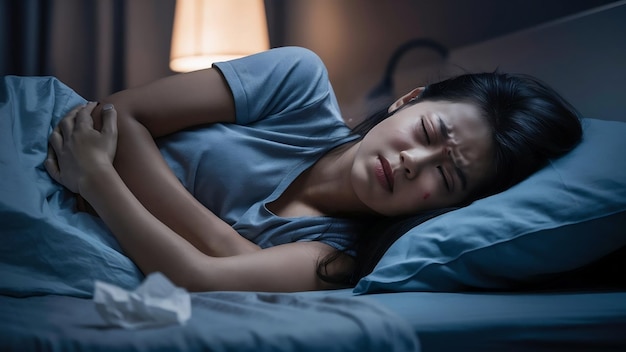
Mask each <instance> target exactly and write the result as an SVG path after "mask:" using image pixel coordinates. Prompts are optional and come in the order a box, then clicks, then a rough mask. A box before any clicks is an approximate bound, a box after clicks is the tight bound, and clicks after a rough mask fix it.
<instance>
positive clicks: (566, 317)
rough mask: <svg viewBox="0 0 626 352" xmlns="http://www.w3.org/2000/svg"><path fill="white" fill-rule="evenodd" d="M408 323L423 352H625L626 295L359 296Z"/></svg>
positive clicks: (576, 292)
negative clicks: (416, 336)
mask: <svg viewBox="0 0 626 352" xmlns="http://www.w3.org/2000/svg"><path fill="white" fill-rule="evenodd" d="M359 298H360V299H363V300H371V301H373V302H376V303H378V304H380V305H382V306H384V307H385V308H387V309H389V310H391V311H392V312H394V313H395V314H397V315H398V316H400V317H402V318H404V319H406V320H407V321H409V323H410V324H411V326H412V327H413V330H414V332H415V334H416V335H418V336H419V339H420V343H421V348H422V351H425V352H428V351H433V352H435V351H437V352H438V351H533V352H537V351H626V291H587V292H585V291H560V292H516V293H441V292H405V293H386V294H373V295H364V296H359Z"/></svg>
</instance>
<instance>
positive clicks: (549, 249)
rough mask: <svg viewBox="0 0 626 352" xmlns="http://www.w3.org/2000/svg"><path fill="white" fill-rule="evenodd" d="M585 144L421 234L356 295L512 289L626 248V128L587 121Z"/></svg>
mask: <svg viewBox="0 0 626 352" xmlns="http://www.w3.org/2000/svg"><path fill="white" fill-rule="evenodd" d="M583 129H584V135H583V141H582V142H581V143H580V144H579V145H578V146H577V147H576V148H575V149H574V150H573V151H571V152H570V153H568V154H567V155H565V156H563V157H561V158H559V159H557V160H555V161H553V162H551V163H550V164H549V165H547V166H546V167H545V168H543V169H542V170H540V171H538V172H537V173H535V174H533V175H532V176H531V177H529V178H528V179H526V180H525V181H523V182H521V183H520V184H518V185H516V186H514V187H512V188H511V189H509V190H507V191H505V192H503V193H500V194H496V195H493V196H491V197H488V198H484V199H481V200H478V201H476V202H474V203H472V204H471V205H469V206H467V207H465V208H461V209H458V210H455V211H453V212H450V213H447V214H444V215H441V216H439V217H436V218H434V219H431V220H429V221H427V222H425V223H423V224H421V225H419V226H416V227H414V228H413V229H411V230H409V231H408V232H407V233H406V234H404V235H403V236H402V237H401V238H400V239H398V240H397V241H396V242H395V243H394V244H393V245H392V246H391V247H390V248H389V250H388V251H387V252H386V253H385V255H384V256H383V257H382V259H381V260H380V262H379V263H378V265H377V266H376V267H375V268H374V270H373V272H372V273H371V274H370V275H368V276H366V277H364V278H363V279H361V281H360V282H359V283H358V284H357V286H356V287H355V290H354V291H355V293H361V294H362V293H372V292H386V291H459V290H468V289H498V290H507V289H514V288H516V287H520V286H522V285H525V284H531V283H538V282H546V281H548V280H549V279H551V278H554V277H555V275H557V274H559V273H564V272H567V271H571V270H575V269H578V268H581V267H583V266H585V265H587V264H590V263H592V262H594V261H596V260H598V259H600V258H602V257H604V256H606V255H607V254H609V253H611V252H613V251H615V250H617V249H619V248H621V247H623V246H625V245H626V162H625V160H624V153H625V151H626V123H624V122H615V121H602V120H593V119H583Z"/></svg>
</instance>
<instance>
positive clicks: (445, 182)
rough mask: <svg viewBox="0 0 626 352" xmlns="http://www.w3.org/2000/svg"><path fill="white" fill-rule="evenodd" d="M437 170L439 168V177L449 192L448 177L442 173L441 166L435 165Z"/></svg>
mask: <svg viewBox="0 0 626 352" xmlns="http://www.w3.org/2000/svg"><path fill="white" fill-rule="evenodd" d="M437 170H439V174H440V175H441V178H442V179H443V183H444V184H445V186H446V190H448V192H450V183H448V179H447V178H446V175H445V174H444V173H443V168H442V167H441V166H437Z"/></svg>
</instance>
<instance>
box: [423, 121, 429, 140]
mask: <svg viewBox="0 0 626 352" xmlns="http://www.w3.org/2000/svg"><path fill="white" fill-rule="evenodd" d="M422 129H423V130H424V136H426V143H427V144H428V145H430V136H429V135H428V131H426V125H424V118H422Z"/></svg>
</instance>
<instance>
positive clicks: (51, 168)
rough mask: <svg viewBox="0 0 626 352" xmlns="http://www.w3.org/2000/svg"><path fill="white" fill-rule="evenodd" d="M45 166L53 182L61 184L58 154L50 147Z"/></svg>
mask: <svg viewBox="0 0 626 352" xmlns="http://www.w3.org/2000/svg"><path fill="white" fill-rule="evenodd" d="M43 166H44V168H45V169H46V171H47V172H48V174H49V175H50V177H52V179H53V180H55V181H57V182H58V183H61V170H60V169H59V163H58V162H57V158H56V153H55V152H54V150H53V149H52V146H50V145H48V156H47V158H46V160H45V161H44V163H43Z"/></svg>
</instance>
